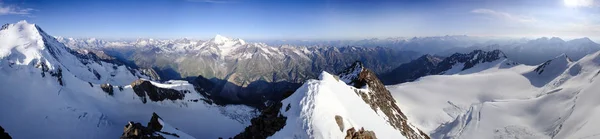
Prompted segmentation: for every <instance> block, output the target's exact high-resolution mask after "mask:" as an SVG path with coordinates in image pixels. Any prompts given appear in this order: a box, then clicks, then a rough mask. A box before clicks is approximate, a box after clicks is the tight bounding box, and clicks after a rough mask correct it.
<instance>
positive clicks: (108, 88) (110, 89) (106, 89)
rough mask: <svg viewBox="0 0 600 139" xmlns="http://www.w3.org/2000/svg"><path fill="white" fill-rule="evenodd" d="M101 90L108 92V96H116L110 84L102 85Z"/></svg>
mask: <svg viewBox="0 0 600 139" xmlns="http://www.w3.org/2000/svg"><path fill="white" fill-rule="evenodd" d="M90 85H92V84H91V83H90ZM92 87H93V86H92ZM100 88H102V91H104V92H106V93H107V94H108V95H111V96H112V95H113V94H114V93H113V92H114V90H113V86H112V85H110V84H108V83H105V84H101V85H100Z"/></svg>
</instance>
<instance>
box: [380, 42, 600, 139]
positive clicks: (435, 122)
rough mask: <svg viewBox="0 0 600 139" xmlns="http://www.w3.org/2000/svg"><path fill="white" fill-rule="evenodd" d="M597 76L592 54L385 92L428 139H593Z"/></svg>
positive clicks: (599, 63) (428, 79)
mask: <svg viewBox="0 0 600 139" xmlns="http://www.w3.org/2000/svg"><path fill="white" fill-rule="evenodd" d="M599 73H600V52H596V53H593V54H589V55H587V56H585V57H583V58H582V59H580V60H578V61H571V60H570V59H569V58H568V57H566V56H564V55H561V56H558V57H556V58H554V59H552V60H548V61H547V62H545V63H542V64H540V65H537V66H526V65H516V66H513V67H509V68H498V67H494V68H489V69H487V70H484V71H480V72H477V73H471V74H453V75H431V76H425V77H422V78H421V79H419V80H416V81H414V82H407V83H403V84H398V85H392V86H387V88H388V89H390V90H391V92H392V94H393V96H394V98H395V99H396V100H397V102H399V103H398V106H399V107H400V108H401V109H402V110H403V111H404V112H405V113H406V115H407V117H408V121H409V122H410V123H413V124H414V125H415V126H416V127H418V128H419V129H422V130H423V131H424V132H426V133H428V134H429V135H431V137H432V138H596V137H597V136H598V135H599V134H600V131H598V130H597V126H596V125H598V124H600V120H597V118H596V117H598V116H599V115H598V114H599V113H600V111H598V109H597V107H598V106H600V103H598V101H597V98H598V97H600V96H599V95H600V94H598V89H600V88H599V87H600V81H598V80H596V78H597V76H598V74H599ZM400 102H401V103H400Z"/></svg>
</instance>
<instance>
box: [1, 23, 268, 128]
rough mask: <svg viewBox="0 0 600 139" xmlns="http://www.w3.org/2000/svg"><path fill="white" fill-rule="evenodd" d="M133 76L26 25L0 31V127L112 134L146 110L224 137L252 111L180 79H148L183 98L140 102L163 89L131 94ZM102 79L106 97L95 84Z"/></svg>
mask: <svg viewBox="0 0 600 139" xmlns="http://www.w3.org/2000/svg"><path fill="white" fill-rule="evenodd" d="M138 78H146V76H144V75H141V74H140V73H139V72H138V71H137V70H134V69H131V68H129V67H126V66H124V65H116V64H112V63H107V62H104V61H101V60H97V59H91V58H89V55H83V54H76V52H74V51H72V50H70V49H68V48H66V47H65V46H64V45H63V44H61V43H58V42H57V41H56V39H54V38H53V37H51V36H49V35H47V34H46V33H45V32H43V31H42V30H41V29H40V28H39V27H38V26H36V25H34V24H29V23H27V22H25V21H21V22H19V23H16V24H7V25H4V26H3V27H2V30H1V31H0V125H1V126H2V127H3V128H4V129H5V130H6V132H7V133H9V134H10V135H11V136H12V137H14V138H118V137H119V136H121V134H122V133H123V126H124V125H126V124H127V123H128V121H135V122H141V123H146V122H147V120H148V119H149V118H150V116H151V114H152V112H156V113H157V114H159V115H160V116H161V117H162V118H163V120H164V121H165V122H167V123H169V125H171V126H172V127H175V128H177V129H179V130H181V131H183V132H185V133H189V134H190V135H192V136H194V137H196V138H218V137H225V138H227V137H231V136H234V135H236V134H237V133H239V132H241V131H242V130H243V129H244V127H246V126H247V125H248V124H249V119H251V118H252V117H253V116H254V115H256V114H255V112H253V111H254V110H253V109H251V108H249V107H245V106H227V107H221V106H215V105H209V104H206V103H204V102H203V101H202V99H203V97H202V96H201V95H199V94H198V93H197V92H196V91H195V90H194V88H193V86H192V85H191V84H189V83H187V82H185V81H170V82H166V83H157V82H152V81H149V82H151V83H152V85H150V86H154V87H157V88H163V89H172V90H175V91H173V92H176V93H179V94H177V95H183V97H181V98H178V99H172V100H171V99H164V100H160V101H152V100H151V101H148V102H146V103H144V102H142V100H144V99H145V98H146V97H149V98H150V99H152V98H153V96H150V95H158V96H163V95H167V94H164V92H160V91H159V92H158V93H155V94H150V93H149V92H146V93H147V95H148V96H140V95H139V94H136V93H135V92H134V90H133V88H132V86H131V85H129V84H130V83H131V84H133V83H132V82H133V81H136V80H138ZM138 81H144V80H138ZM105 83H108V84H111V86H110V88H112V89H111V91H110V92H112V93H111V94H112V95H110V93H107V92H106V91H103V90H102V89H101V88H100V86H101V85H100V84H105ZM146 87H148V86H146ZM141 94H144V93H143V92H142V93H141Z"/></svg>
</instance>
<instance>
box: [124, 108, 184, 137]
mask: <svg viewBox="0 0 600 139" xmlns="http://www.w3.org/2000/svg"><path fill="white" fill-rule="evenodd" d="M159 120H162V119H161V118H160V117H159V116H158V115H157V114H156V113H152V118H151V119H150V122H148V125H147V127H145V126H143V125H142V124H141V123H136V122H131V121H130V122H128V123H127V125H125V128H124V130H123V134H122V135H121V139H165V136H173V137H177V138H178V137H179V135H177V134H175V133H168V132H164V131H161V130H162V127H163V125H161V122H160V121H159Z"/></svg>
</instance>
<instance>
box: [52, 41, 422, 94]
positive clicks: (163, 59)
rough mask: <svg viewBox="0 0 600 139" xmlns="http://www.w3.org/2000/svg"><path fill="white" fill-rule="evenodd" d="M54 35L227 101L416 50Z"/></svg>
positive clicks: (402, 58) (375, 65)
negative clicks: (85, 38)
mask: <svg viewBox="0 0 600 139" xmlns="http://www.w3.org/2000/svg"><path fill="white" fill-rule="evenodd" d="M58 40H62V42H64V43H65V44H66V45H68V46H70V47H71V48H74V49H84V50H96V51H102V52H105V53H106V54H108V55H110V56H112V57H115V58H117V59H119V60H121V61H124V63H128V64H129V65H130V66H132V67H143V68H152V69H154V70H155V71H156V73H157V74H158V75H159V76H160V79H162V80H170V79H185V80H188V81H190V82H191V83H192V84H195V85H197V86H198V89H199V90H202V91H203V92H205V93H206V94H207V96H210V97H212V98H213V99H214V100H215V101H217V102H221V103H227V104H235V103H243V104H259V105H260V104H262V102H264V101H267V100H275V101H277V100H281V98H282V96H281V94H282V92H285V91H293V90H295V89H296V88H298V87H300V85H302V83H303V82H304V81H306V80H308V79H314V78H316V77H318V76H319V74H320V73H321V72H322V71H329V72H332V73H337V72H340V71H341V70H342V67H347V66H350V65H351V64H352V63H353V62H354V61H363V62H364V64H365V67H369V68H370V69H373V71H374V72H375V73H383V72H387V71H390V70H392V69H393V68H394V67H397V66H399V65H400V64H402V63H405V62H409V61H410V60H412V59H415V58H417V57H418V55H419V54H418V53H417V52H412V51H398V50H395V49H391V48H385V47H368V48H367V47H354V46H347V47H304V46H269V45H267V44H264V43H247V42H245V41H244V40H241V39H231V38H227V37H223V36H220V35H217V36H215V38H213V39H210V40H208V41H192V40H187V39H182V40H173V41H159V40H152V39H149V40H143V39H140V40H137V41H135V42H119V43H116V42H113V43H109V42H103V41H77V40H73V39H64V38H59V39H58Z"/></svg>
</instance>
